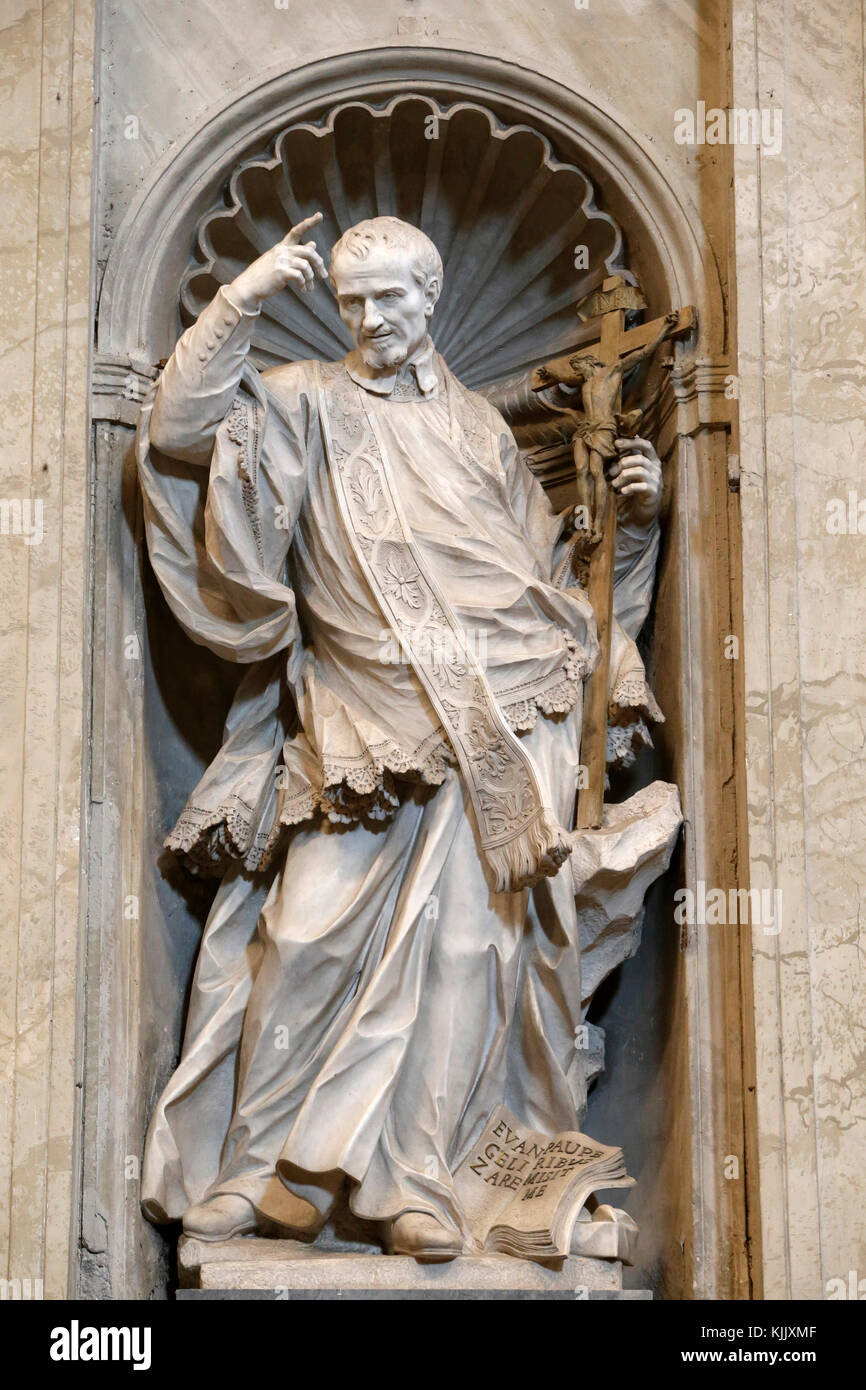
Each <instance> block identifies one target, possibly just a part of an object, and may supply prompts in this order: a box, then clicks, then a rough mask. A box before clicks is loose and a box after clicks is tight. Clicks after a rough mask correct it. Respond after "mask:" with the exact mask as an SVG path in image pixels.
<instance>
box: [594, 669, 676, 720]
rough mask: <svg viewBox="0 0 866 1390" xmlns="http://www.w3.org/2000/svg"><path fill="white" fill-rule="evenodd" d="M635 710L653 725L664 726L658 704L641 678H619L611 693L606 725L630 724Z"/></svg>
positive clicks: (663, 718)
mask: <svg viewBox="0 0 866 1390" xmlns="http://www.w3.org/2000/svg"><path fill="white" fill-rule="evenodd" d="M636 710H639V711H640V712H641V714H642V715H643V716H644V717H645V718H646V719H651V720H652V721H653V723H654V724H664V722H665V717H664V715H663V714H662V712H661V710H660V709H659V706H658V702H657V701H656V698H655V696H654V695H653V693H652V691H651V690H650V688H649V686H648V685H647V683H646V681H645V680H644V679H643V677H642V676H635V675H631V676H621V677H620V679H619V680H618V681H617V683H616V685H615V686H614V688H613V691H612V693H611V697H610V703H609V706H608V716H607V717H608V723H609V724H614V725H625V724H631V723H632V721H633V718H634V713H635V711H636Z"/></svg>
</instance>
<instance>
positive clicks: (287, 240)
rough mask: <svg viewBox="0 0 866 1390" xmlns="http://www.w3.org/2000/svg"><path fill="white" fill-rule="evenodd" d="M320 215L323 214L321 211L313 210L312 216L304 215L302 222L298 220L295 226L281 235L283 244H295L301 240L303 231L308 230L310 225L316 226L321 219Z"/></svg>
mask: <svg viewBox="0 0 866 1390" xmlns="http://www.w3.org/2000/svg"><path fill="white" fill-rule="evenodd" d="M322 216H323V214H322V213H321V212H314V213H313V215H312V217H305V218H304V220H303V222H299V223H298V224H297V226H295V227H292V229H291V231H290V232H287V233H286V235H285V236H284V237H283V245H284V246H297V245H298V244H299V243H300V242H301V241H302V240H303V237H304V233H305V232H308V231H309V230H310V228H311V227H317V226H318V225H319V223H320V222H321V221H322Z"/></svg>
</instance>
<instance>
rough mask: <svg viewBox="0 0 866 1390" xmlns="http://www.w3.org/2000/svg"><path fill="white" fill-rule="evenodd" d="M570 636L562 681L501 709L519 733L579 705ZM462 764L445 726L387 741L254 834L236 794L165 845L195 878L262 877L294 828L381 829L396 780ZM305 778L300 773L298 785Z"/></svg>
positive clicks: (342, 765) (422, 777)
mask: <svg viewBox="0 0 866 1390" xmlns="http://www.w3.org/2000/svg"><path fill="white" fill-rule="evenodd" d="M563 636H564V637H565V641H566V643H567V645H568V654H567V658H566V660H565V662H564V664H563V666H562V668H561V670H560V672H559V674H558V679H555V680H554V682H553V683H552V684H551V685H549V686H548V687H547V688H546V689H542V690H540V691H538V692H537V693H536V694H534V695H532V696H530V697H528V698H525V699H521V700H516V701H512V702H510V703H509V704H505V705H503V706H502V713H503V715H504V717H505V719H506V721H507V722H508V724H509V726H510V727H511V729H512V730H513V731H514V732H515V733H526V732H528V731H529V730H530V729H532V728H534V727H535V724H536V721H537V719H538V714H539V711H540V712H541V713H542V714H545V715H554V714H565V713H567V712H568V711H569V710H570V709H573V707H574V705H575V703H576V701H577V699H578V695H579V693H580V689H581V684H582V681H583V680H584V677H585V675H586V673H587V661H586V657H585V656H584V654H583V652H582V650H581V649H580V648H579V647H578V644H577V642H576V640H575V639H574V638H572V637H571V636H570V635H569V634H568V633H564V634H563ZM620 732H622V733H627V732H628V730H621V731H620ZM632 760H633V757H632ZM456 764H457V760H456V758H455V755H454V752H453V750H452V748H451V745H450V744H449V742H448V740H447V737H446V736H445V733H444V731H443V730H442V729H441V728H440V729H436V730H434V732H433V733H432V734H430V735H428V737H427V738H426V739H425V740H424V741H423V742H422V743H420V744H419V745H418V746H417V748H415V749H413V750H411V751H407V750H406V749H405V748H401V747H400V746H399V745H398V744H395V743H391V742H388V741H383V742H381V743H378V744H374V745H372V746H370V747H369V748H367V749H366V750H365V751H364V752H363V753H361V754H358V755H356V756H354V757H346V758H340V757H330V758H327V759H325V760H324V761H323V763H322V767H321V777H322V781H321V785H320V786H313V785H311V784H310V783H309V782H307V781H304V782H303V785H301V786H300V787H299V788H298V789H297V790H296V791H292V790H291V789H290V788H288V787H287V788H284V789H282V790H281V791H280V794H279V795H280V800H279V803H278V806H279V809H278V812H277V813H276V814H275V815H274V816H272V817H269V818H268V821H267V826H266V827H262V828H260V829H259V830H258V831H255V832H254V830H253V821H254V817H255V814H256V813H255V811H254V810H253V808H252V807H251V806H249V805H248V804H247V803H246V802H244V801H242V800H241V798H240V797H237V796H235V797H232V798H230V799H228V800H227V801H225V802H222V803H221V804H220V805H219V806H218V807H217V808H216V809H215V810H214V811H211V812H208V811H206V810H204V809H203V808H201V807H195V806H187V807H186V809H185V810H184V812H183V815H182V816H181V817H180V820H179V821H178V823H177V825H176V826H175V828H174V830H173V831H172V833H171V834H170V835H169V836H168V838H167V839H166V841H165V845H166V848H168V849H171V850H173V851H174V852H175V853H176V854H179V855H180V856H181V857H182V858H183V860H184V862H185V864H186V867H187V868H188V869H189V870H190V872H191V873H193V874H197V875H199V876H202V877H213V876H220V875H222V874H224V873H225V872H226V870H227V869H228V868H229V866H230V865H231V864H232V863H237V861H238V860H242V862H243V866H244V868H245V869H247V870H248V871H250V872H256V871H257V870H262V869H265V868H267V866H268V865H269V864H270V863H271V861H272V859H273V857H274V855H275V854H276V853H277V850H278V848H279V846H280V845H281V843H282V842H283V840H284V838H285V833H286V831H287V830H288V828H289V827H290V826H294V825H299V824H301V823H302V822H303V821H307V820H312V819H314V818H315V817H316V816H317V815H320V814H321V815H324V816H327V818H328V820H330V821H333V822H335V823H336V824H341V825H351V824H355V823H357V822H359V821H367V822H371V823H374V824H381V823H382V822H384V821H387V820H390V819H391V818H392V817H393V815H394V814H395V812H396V810H397V808H398V807H399V805H400V794H399V790H398V788H397V785H396V782H395V779H396V778H400V779H402V780H405V781H415V782H421V783H424V784H425V785H427V786H440V785H441V784H442V782H444V780H445V777H446V776H447V773H448V769H449V768H451V767H455V766H456ZM280 775H283V776H285V775H286V768H285V766H284V765H281V766H280V767H278V769H277V776H278V777H279V776H280ZM298 780H300V779H299V778H298V775H297V774H295V782H296V784H297V781H298Z"/></svg>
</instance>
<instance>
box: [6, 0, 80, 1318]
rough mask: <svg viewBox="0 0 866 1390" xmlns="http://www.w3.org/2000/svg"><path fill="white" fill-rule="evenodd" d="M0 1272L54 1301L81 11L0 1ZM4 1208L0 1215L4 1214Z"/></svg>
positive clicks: (67, 995)
mask: <svg viewBox="0 0 866 1390" xmlns="http://www.w3.org/2000/svg"><path fill="white" fill-rule="evenodd" d="M0 65H2V66H0V71H2V87H3V105H4V112H3V116H2V119H0V129H2V131H3V134H2V136H0V169H2V177H3V187H4V196H3V199H2V204H0V246H2V261H0V298H2V303H3V311H4V323H3V330H4V333H3V338H4V347H5V351H4V354H3V370H2V383H3V401H4V408H3V433H2V439H0V497H2V498H32V499H34V500H38V501H41V503H42V507H43V529H44V536H43V539H42V542H41V544H38V545H37V544H34V545H31V546H27V545H25V543H24V541H23V539H22V537H21V536H14V535H2V536H0V594H2V643H3V664H2V674H0V705H2V709H3V724H2V734H0V785H2V789H3V790H2V814H0V857H2V862H3V872H2V874H0V921H2V933H0V1051H2V1063H3V1065H2V1077H3V1079H2V1082H0V1188H2V1191H3V1192H4V1193H5V1194H7V1195H8V1194H9V1193H10V1192H11V1204H10V1203H9V1202H8V1201H6V1200H5V1199H4V1201H3V1202H2V1203H0V1251H2V1255H0V1274H2V1275H4V1276H8V1277H12V1278H31V1279H37V1278H41V1279H42V1280H43V1287H44V1291H45V1295H46V1297H58V1296H62V1295H63V1293H64V1291H65V1288H66V1278H67V1261H68V1254H69V1230H70V1211H71V1201H72V1167H73V1132H74V1123H75V1110H76V1095H77V1093H76V1086H75V1079H76V1070H75V1054H76V962H77V949H78V909H79V841H80V815H81V795H80V785H81V758H82V726H83V721H84V668H85V662H86V648H85V595H86V589H85V585H86V559H87V516H88V481H87V480H88V435H87V360H88V346H89V339H90V333H89V324H90V297H89V283H90V277H89V269H90V151H91V114H92V73H93V11H92V6H91V5H90V4H89V3H87V0H84V3H77V4H73V3H72V0H54V3H51V4H39V3H36V2H35V0H8V3H7V4H6V5H5V6H4V10H3V42H2V45H0ZM10 1207H11V1213H10Z"/></svg>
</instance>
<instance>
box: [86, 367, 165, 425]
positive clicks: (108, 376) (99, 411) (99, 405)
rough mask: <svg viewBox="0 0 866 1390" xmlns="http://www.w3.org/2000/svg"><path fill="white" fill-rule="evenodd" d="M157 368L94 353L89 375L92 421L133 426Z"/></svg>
mask: <svg viewBox="0 0 866 1390" xmlns="http://www.w3.org/2000/svg"><path fill="white" fill-rule="evenodd" d="M158 372H159V368H158V367H155V366H152V365H151V364H150V363H149V362H143V361H141V360H140V359H139V358H132V357H123V356H120V357H113V356H112V355H111V354H110V353H106V352H97V353H94V356H93V368H92V373H91V406H90V415H91V419H93V420H110V421H111V422H112V423H115V424H121V425H132V426H133V427H134V426H135V424H136V422H137V420H138V412H139V409H140V407H141V403H142V401H143V400H144V398H145V396H146V395H147V393H148V391H149V390H150V388H151V386H152V385H153V383H154V381H155V380H156V378H157V375H158Z"/></svg>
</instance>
